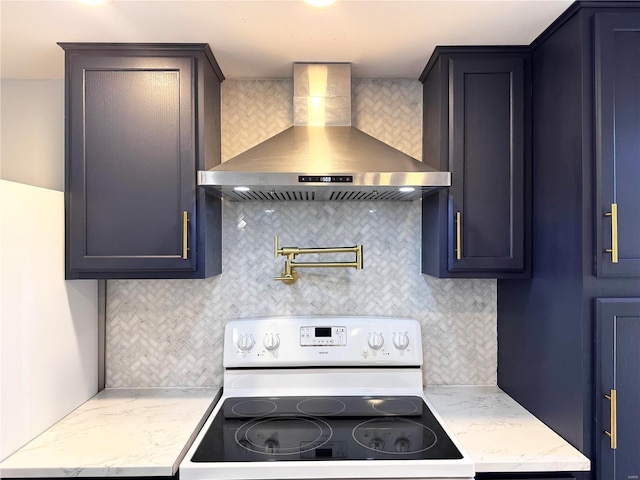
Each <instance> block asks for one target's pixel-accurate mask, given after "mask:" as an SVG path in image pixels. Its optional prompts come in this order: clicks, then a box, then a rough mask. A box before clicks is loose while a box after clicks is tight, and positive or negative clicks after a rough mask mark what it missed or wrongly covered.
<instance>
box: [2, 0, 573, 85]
mask: <svg viewBox="0 0 640 480" xmlns="http://www.w3.org/2000/svg"><path fill="white" fill-rule="evenodd" d="M571 3H572V2H571V0H500V1H485V0H459V1H458V0H456V1H451V0H449V1H425V0H413V1H403V0H392V1H371V0H338V1H337V3H336V4H334V5H333V6H331V7H328V8H324V9H318V8H313V7H310V6H308V5H306V4H305V3H303V2H302V1H300V0H262V1H247V0H201V1H186V0H162V1H155V0H111V1H109V2H107V3H106V4H104V5H102V6H90V5H85V4H82V3H78V2H75V1H70V0H69V1H59V0H44V1H31V0H0V20H1V30H0V32H1V33H0V35H1V45H2V46H1V55H2V56H1V70H0V73H1V76H2V78H5V79H43V78H62V77H63V75H64V56H63V52H62V50H61V49H60V48H59V47H58V46H57V45H56V42H161V43H170V42H178V43H183V42H186V43H188V42H195V43H209V45H210V46H211V49H212V50H213V53H214V55H215V57H216V59H217V60H218V63H219V64H220V67H221V69H222V71H223V72H224V74H225V76H226V77H227V78H289V77H291V76H292V64H293V62H296V61H301V62H351V63H352V74H353V76H354V77H356V78H418V77H419V75H420V73H421V72H422V70H423V68H424V66H425V64H426V63H427V60H428V59H429V56H430V55H431V53H432V52H433V49H434V47H435V46H436V45H504V44H513V45H522V44H529V43H531V41H532V40H534V39H535V38H536V37H537V36H538V34H540V33H541V32H542V31H543V30H544V29H545V28H546V27H547V26H548V25H549V24H550V23H551V22H552V21H553V20H554V19H555V18H557V17H558V16H559V15H560V14H561V13H562V12H563V11H564V10H565V9H566V8H567V7H568V6H569V5H570V4H571Z"/></svg>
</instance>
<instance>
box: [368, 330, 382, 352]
mask: <svg viewBox="0 0 640 480" xmlns="http://www.w3.org/2000/svg"><path fill="white" fill-rule="evenodd" d="M367 343H368V344H369V347H371V349H372V350H380V349H381V348H382V346H383V345H384V337H383V336H382V334H380V333H370V334H369V338H367Z"/></svg>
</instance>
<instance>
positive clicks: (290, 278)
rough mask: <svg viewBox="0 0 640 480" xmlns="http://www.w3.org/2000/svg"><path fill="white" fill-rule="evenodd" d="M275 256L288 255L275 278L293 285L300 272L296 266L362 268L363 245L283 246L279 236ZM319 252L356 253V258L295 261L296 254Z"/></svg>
mask: <svg viewBox="0 0 640 480" xmlns="http://www.w3.org/2000/svg"><path fill="white" fill-rule="evenodd" d="M273 252H274V257H275V258H278V256H279V255H282V256H284V257H286V260H285V263H284V270H283V271H282V274H281V275H280V276H279V277H274V280H279V281H281V282H283V283H284V284H286V285H292V284H294V283H295V282H296V280H297V279H298V272H297V271H296V268H355V269H356V270H362V268H363V265H362V245H356V246H354V247H322V248H298V247H282V248H280V247H279V245H278V236H277V235H276V236H275V239H274V249H273ZM317 253H322V254H324V253H354V254H355V256H356V258H355V260H354V261H353V262H296V261H294V260H295V258H296V256H298V255H305V254H317Z"/></svg>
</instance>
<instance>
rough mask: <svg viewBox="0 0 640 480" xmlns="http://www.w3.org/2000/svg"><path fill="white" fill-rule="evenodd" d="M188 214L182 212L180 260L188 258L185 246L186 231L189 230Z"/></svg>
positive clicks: (186, 246)
mask: <svg viewBox="0 0 640 480" xmlns="http://www.w3.org/2000/svg"><path fill="white" fill-rule="evenodd" d="M188 223H189V214H188V213H187V211H186V210H185V211H184V212H182V259H183V260H186V259H187V258H189V246H188V245H187V231H188V230H189V226H188Z"/></svg>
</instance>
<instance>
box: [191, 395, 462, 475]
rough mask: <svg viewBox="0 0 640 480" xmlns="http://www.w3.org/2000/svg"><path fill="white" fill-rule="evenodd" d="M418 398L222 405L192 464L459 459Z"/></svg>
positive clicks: (243, 401) (260, 399)
mask: <svg viewBox="0 0 640 480" xmlns="http://www.w3.org/2000/svg"><path fill="white" fill-rule="evenodd" d="M460 458H462V455H461V454H460V452H459V451H458V449H457V448H456V447H455V445H454V444H453V442H452V441H451V439H450V438H449V437H448V436H447V434H446V433H445V432H444V430H443V429H442V427H441V426H440V424H439V423H438V422H437V420H436V419H435V417H434V416H433V414H432V413H431V411H430V410H429V408H428V407H427V405H426V404H425V403H424V401H423V400H422V399H421V398H420V397H414V396H398V397H251V398H228V399H226V400H225V401H224V403H223V404H222V407H221V408H220V410H219V411H218V413H217V415H216V416H215V418H214V420H213V422H212V423H211V425H210V427H209V429H208V430H207V432H206V434H205V436H204V437H203V439H202V441H201V442H200V445H199V446H198V449H197V450H196V452H195V454H194V456H193V458H192V459H191V460H192V461H193V462H264V461H282V460H288V461H292V460H297V461H311V460H316V461H322V460H376V459H377V460H392V459H394V460H398V459H403V460H412V459H415V460H428V459H460Z"/></svg>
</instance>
